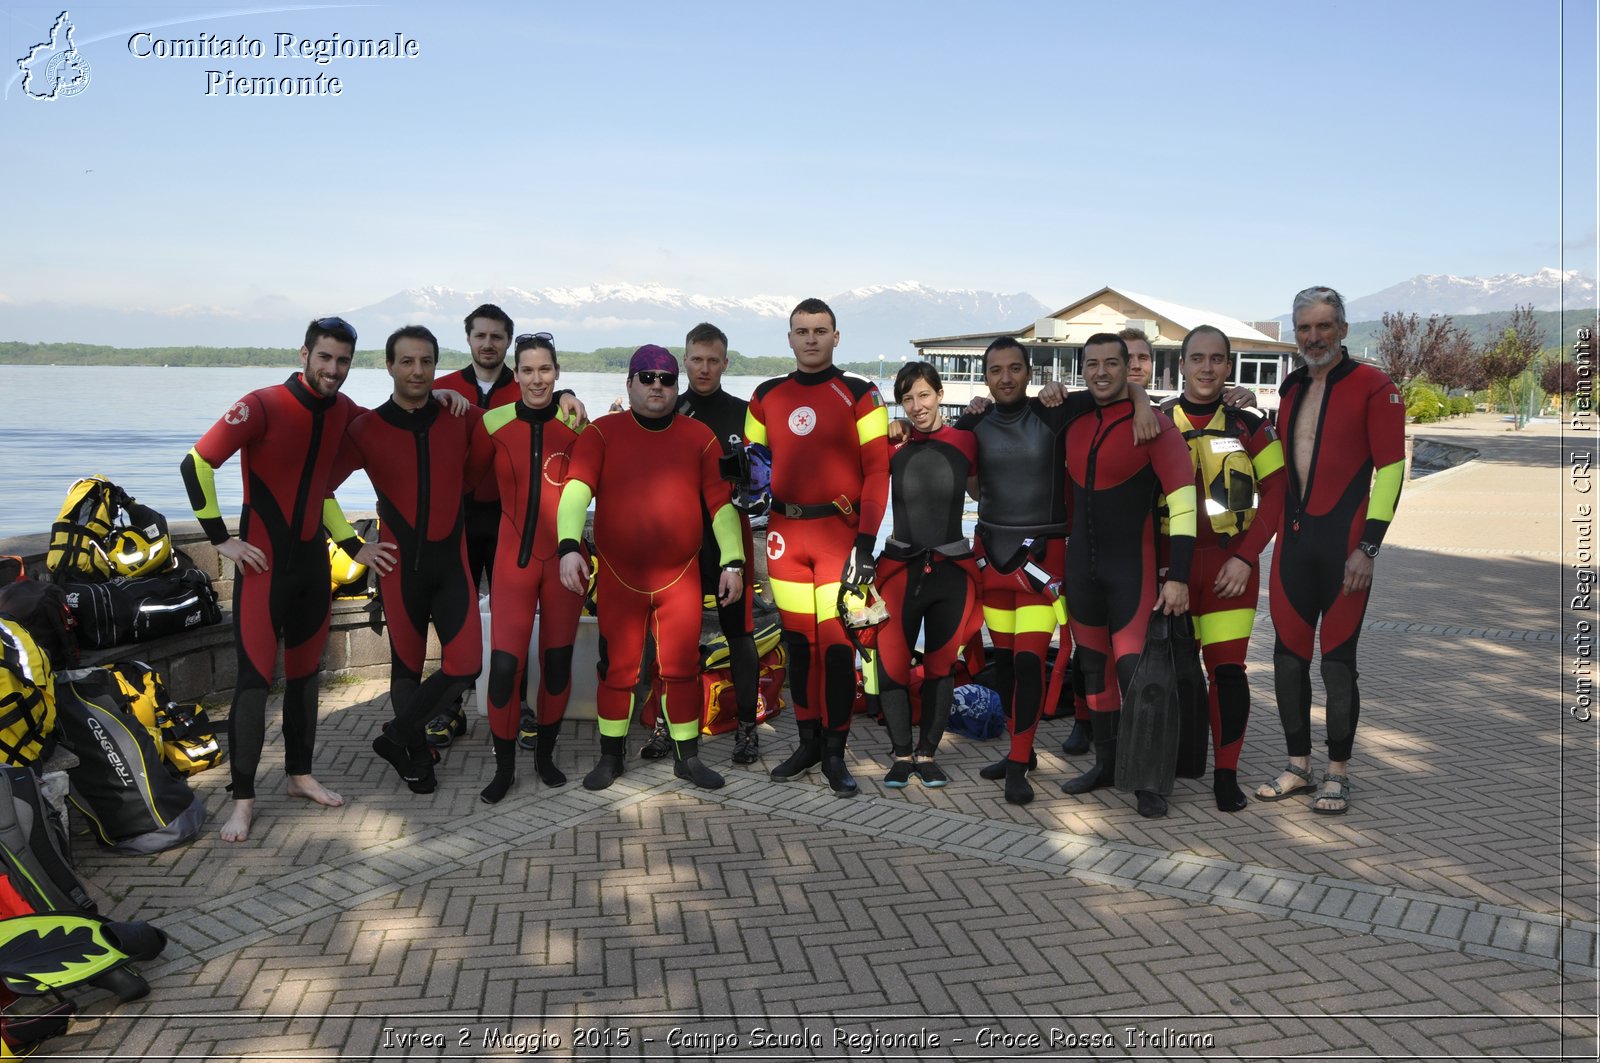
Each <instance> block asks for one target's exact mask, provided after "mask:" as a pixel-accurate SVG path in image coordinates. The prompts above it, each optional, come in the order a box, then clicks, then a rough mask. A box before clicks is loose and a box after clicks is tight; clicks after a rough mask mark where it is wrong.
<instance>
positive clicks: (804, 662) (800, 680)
mask: <svg viewBox="0 0 1600 1063" xmlns="http://www.w3.org/2000/svg"><path fill="white" fill-rule="evenodd" d="M783 644H784V645H785V646H787V647H788V648H789V694H790V696H791V697H792V698H794V700H795V703H796V704H800V705H805V706H806V707H807V708H812V707H813V706H811V705H809V704H808V700H809V698H808V693H807V692H808V691H809V690H810V689H811V688H810V687H809V686H807V685H806V684H807V683H809V682H810V681H811V643H810V642H808V641H806V637H805V636H804V635H800V634H797V633H795V632H792V631H785V632H784V633H783ZM815 708H817V710H818V711H819V712H820V711H821V706H820V705H819V706H815Z"/></svg>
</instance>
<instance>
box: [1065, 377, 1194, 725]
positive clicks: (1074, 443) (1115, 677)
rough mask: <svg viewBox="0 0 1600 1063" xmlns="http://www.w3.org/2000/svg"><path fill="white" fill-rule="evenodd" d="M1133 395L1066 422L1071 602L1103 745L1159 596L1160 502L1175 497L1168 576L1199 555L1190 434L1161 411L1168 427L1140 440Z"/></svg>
mask: <svg viewBox="0 0 1600 1063" xmlns="http://www.w3.org/2000/svg"><path fill="white" fill-rule="evenodd" d="M1132 419H1133V404H1132V403H1131V402H1129V401H1128V400H1127V399H1119V400H1117V401H1115V402H1109V403H1107V404H1105V405H1104V406H1097V407H1096V408H1095V410H1094V412H1093V413H1092V414H1090V415H1088V416H1085V417H1081V418H1079V419H1078V420H1077V421H1075V422H1073V424H1072V426H1071V427H1069V428H1068V429H1067V475H1068V477H1069V478H1070V480H1071V481H1072V493H1073V494H1072V536H1071V539H1070V540H1069V542H1068V545H1067V576H1066V591H1067V600H1068V601H1069V602H1071V603H1072V637H1073V640H1074V641H1075V642H1076V643H1077V646H1078V652H1079V654H1080V655H1081V659H1082V662H1083V678H1084V690H1085V693H1086V695H1087V696H1088V699H1089V708H1090V711H1091V716H1092V719H1093V721H1094V737H1095V741H1096V742H1097V743H1099V742H1105V741H1110V740H1111V739H1113V738H1115V736H1116V723H1117V712H1118V710H1119V709H1120V708H1121V705H1122V690H1123V689H1124V688H1125V687H1126V686H1127V684H1128V681H1129V680H1130V679H1131V678H1132V676H1133V667H1134V665H1135V664H1136V663H1137V662H1138V660H1139V654H1140V653H1141V652H1143V650H1144V638H1145V632H1146V630H1147V628H1148V627H1149V624H1150V613H1151V610H1152V609H1153V608H1154V607H1155V600H1156V536H1157V534H1158V530H1157V516H1156V501H1157V498H1158V496H1159V495H1160V494H1161V492H1162V491H1163V490H1165V492H1166V495H1167V511H1168V515H1169V523H1170V530H1171V535H1170V544H1169V547H1168V552H1167V558H1168V563H1167V577H1168V578H1169V579H1175V580H1179V581H1181V582H1187V580H1188V578H1189V566H1190V563H1191V561H1192V559H1193V556H1194V530H1195V524H1194V520H1195V516H1194V497H1195V492H1194V466H1193V465H1192V464H1190V459H1189V448H1188V447H1187V446H1186V445H1185V444H1184V441H1183V436H1182V435H1180V434H1179V433H1178V430H1177V429H1176V428H1175V427H1174V426H1173V424H1172V421H1171V419H1169V418H1168V417H1167V415H1166V414H1163V413H1160V412H1159V411H1157V412H1156V419H1157V420H1158V421H1159V422H1160V424H1161V428H1162V431H1161V434H1160V435H1158V436H1157V437H1156V438H1155V439H1154V440H1152V441H1151V442H1149V443H1147V444H1145V445H1143V446H1139V445H1136V444H1135V443H1134V439H1133V433H1132V432H1131V431H1130V430H1129V427H1130V426H1129V422H1130V421H1131V420H1132Z"/></svg>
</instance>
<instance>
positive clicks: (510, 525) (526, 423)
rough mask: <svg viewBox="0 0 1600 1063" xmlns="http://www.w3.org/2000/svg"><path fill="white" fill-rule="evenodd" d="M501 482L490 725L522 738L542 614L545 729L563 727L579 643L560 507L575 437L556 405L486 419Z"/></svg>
mask: <svg viewBox="0 0 1600 1063" xmlns="http://www.w3.org/2000/svg"><path fill="white" fill-rule="evenodd" d="M483 426H484V429H485V430H486V431H487V432H488V435H489V439H490V441H491V443H492V445H493V447H494V475H495V478H496V480H497V481H498V483H499V492H498V493H499V497H500V502H499V503H498V504H499V505H500V507H501V515H500V545H499V547H498V548H497V550H496V552H495V560H494V565H495V572H494V584H493V590H492V591H491V592H490V598H489V601H490V606H491V608H490V613H489V624H490V636H489V642H490V653H489V729H490V731H492V732H493V733H494V736H495V737H496V738H500V739H513V738H516V737H517V716H518V707H519V706H520V705H521V702H522V692H523V691H524V690H526V689H527V667H528V640H529V639H530V638H531V637H532V634H533V619H534V610H535V608H537V609H538V614H539V662H540V665H539V675H540V682H539V692H538V695H537V697H536V699H535V701H536V705H537V711H538V715H539V731H540V734H541V735H542V734H544V733H545V732H546V730H547V729H553V728H555V727H557V725H559V724H560V722H561V720H562V718H563V717H564V716H565V715H566V711H567V701H568V699H569V698H570V697H571V696H572V644H573V640H574V638H576V636H577V632H578V618H579V616H580V615H581V614H582V612H583V597H582V596H581V595H577V594H573V593H572V592H571V591H569V590H567V589H566V588H565V587H563V586H562V585H561V572H560V568H561V566H560V564H559V563H558V558H557V556H556V511H557V509H558V508H559V507H560V505H561V490H562V488H564V487H565V486H566V484H567V475H568V469H569V467H570V465H571V459H572V450H573V447H574V446H575V445H576V444H577V442H578V435H577V433H576V432H574V431H573V430H572V428H571V427H570V426H569V425H568V424H567V423H566V422H565V421H563V420H561V416H560V413H559V411H558V409H557V407H556V401H555V400H554V399H552V400H551V401H550V403H549V404H548V405H545V406H542V407H540V408H538V409H534V408H532V407H530V406H527V405H526V404H524V403H522V402H520V401H519V402H516V403H513V404H512V405H510V406H502V407H499V408H497V409H494V410H491V411H490V412H489V413H487V414H485V415H484V418H483Z"/></svg>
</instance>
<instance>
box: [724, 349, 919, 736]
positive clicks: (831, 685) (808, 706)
mask: <svg viewBox="0 0 1600 1063" xmlns="http://www.w3.org/2000/svg"><path fill="white" fill-rule="evenodd" d="M888 435H889V415H888V412H887V411H886V410H885V409H884V406H883V398H882V396H880V395H879V394H878V389H877V387H876V386H875V385H874V384H873V383H872V382H871V381H869V380H864V379H862V378H861V377H857V376H851V375H847V374H845V373H843V372H841V371H840V370H839V369H838V368H837V367H833V366H830V367H828V368H827V369H824V370H821V371H819V372H815V373H806V372H800V371H798V370H796V371H795V372H793V373H790V374H789V375H788V376H785V377H778V378H776V379H774V380H768V381H766V382H764V383H763V384H761V385H760V386H759V387H757V388H756V390H755V394H754V395H752V396H751V398H750V409H749V413H748V416H747V417H746V419H745V438H746V439H748V440H749V441H750V442H751V443H764V444H766V446H767V447H768V448H769V449H771V451H772V510H771V516H770V517H769V518H768V521H767V573H768V576H769V577H770V579H771V581H772V594H773V598H774V599H775V600H776V601H777V605H778V611H779V613H780V614H781V616H782V619H783V637H784V642H785V643H786V644H787V645H788V648H789V669H790V671H789V689H790V692H791V693H792V694H793V696H794V705H795V719H796V720H799V721H801V722H803V723H807V724H810V725H815V724H816V723H817V722H818V721H819V720H820V721H821V723H822V725H823V727H824V729H825V730H827V731H829V732H830V733H832V734H835V735H837V736H839V740H840V742H842V740H843V736H844V735H845V734H847V733H848V732H849V730H850V713H851V709H852V707H853V705H854V702H855V686H856V677H855V650H854V649H853V647H852V646H851V645H850V642H849V639H848V638H846V636H845V632H844V625H843V624H842V623H841V622H840V620H839V584H840V580H841V577H842V576H843V574H844V568H845V564H846V562H847V561H848V560H849V559H850V554H851V551H852V550H854V549H857V548H858V547H859V548H861V549H863V550H864V551H865V552H869V553H870V552H871V551H872V550H874V549H875V548H876V546H877V538H878V525H879V524H881V523H882V522H883V514H884V510H885V508H886V507H887V504H888V499H889V443H888ZM824 709H825V710H826V712H825V713H824ZM842 749H843V747H842V745H841V746H840V751H841V752H842Z"/></svg>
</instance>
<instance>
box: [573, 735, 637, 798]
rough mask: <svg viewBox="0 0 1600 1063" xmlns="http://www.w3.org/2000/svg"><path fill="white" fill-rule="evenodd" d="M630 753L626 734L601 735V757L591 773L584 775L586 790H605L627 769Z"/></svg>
mask: <svg viewBox="0 0 1600 1063" xmlns="http://www.w3.org/2000/svg"><path fill="white" fill-rule="evenodd" d="M627 755H628V739H627V738H626V737H624V736H620V735H619V736H617V737H615V738H613V737H612V736H610V735H601V736H600V759H599V760H598V761H597V762H596V763H595V766H594V767H593V768H592V769H590V771H589V774H587V775H585V776H584V777H583V788H584V789H585V790H604V789H605V788H606V787H608V786H610V785H611V784H612V783H614V782H616V781H617V780H618V779H620V778H622V773H623V772H624V771H626V770H627V765H626V764H624V763H623V762H624V760H626V758H627Z"/></svg>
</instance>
